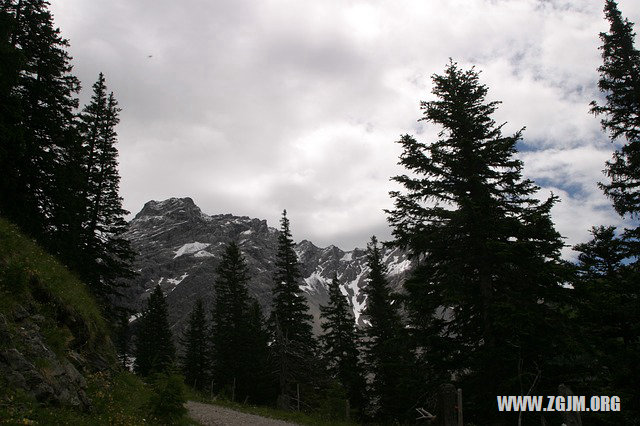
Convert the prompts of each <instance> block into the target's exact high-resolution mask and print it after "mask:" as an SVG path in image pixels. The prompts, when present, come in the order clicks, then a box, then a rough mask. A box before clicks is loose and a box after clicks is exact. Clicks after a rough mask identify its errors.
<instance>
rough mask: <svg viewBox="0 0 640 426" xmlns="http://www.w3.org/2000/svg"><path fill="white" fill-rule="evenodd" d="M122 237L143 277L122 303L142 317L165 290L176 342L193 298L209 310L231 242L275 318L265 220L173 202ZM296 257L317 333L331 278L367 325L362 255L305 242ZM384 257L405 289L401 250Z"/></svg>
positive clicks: (154, 206)
mask: <svg viewBox="0 0 640 426" xmlns="http://www.w3.org/2000/svg"><path fill="white" fill-rule="evenodd" d="M125 236H126V237H127V238H128V239H129V240H130V241H131V245H132V247H133V248H134V250H136V251H137V252H138V256H137V258H136V261H135V264H134V268H135V269H136V270H137V272H138V274H137V275H136V277H135V278H133V279H132V280H131V281H130V282H129V283H128V291H127V292H126V297H125V300H124V302H123V303H124V304H125V306H126V307H127V308H129V309H131V310H133V311H135V312H140V311H141V310H142V309H143V308H144V306H145V300H146V298H147V297H148V296H149V294H150V292H151V291H152V290H153V288H154V287H155V286H156V285H160V287H161V288H162V290H163V291H164V292H165V295H166V296H167V302H168V305H169V314H170V321H171V323H172V327H173V328H174V330H175V333H174V334H176V336H179V335H180V333H181V330H182V328H183V326H184V324H185V322H186V318H187V317H188V315H189V313H190V312H191V309H192V308H193V304H194V302H195V301H196V299H198V298H202V299H203V300H204V302H205V305H206V306H210V305H211V301H212V300H213V297H214V295H213V285H212V284H213V282H214V281H215V278H216V267H217V265H218V263H219V262H220V259H221V257H222V252H223V250H224V248H225V247H226V246H227V244H229V242H231V241H235V242H237V243H238V245H239V247H240V250H241V251H242V254H243V256H244V257H245V259H246V261H247V265H248V269H249V275H250V277H251V278H250V282H249V293H250V294H251V295H252V296H253V297H255V298H256V299H257V300H258V302H259V303H260V305H261V306H262V308H263V310H264V312H265V314H268V312H269V311H270V308H271V292H272V287H273V274H274V271H275V256H276V251H277V246H278V240H277V237H278V231H277V230H276V229H275V228H272V227H270V226H268V225H267V222H266V221H265V220H261V219H254V218H249V217H247V216H235V215H232V214H228V213H227V214H214V215H208V214H205V213H203V212H202V211H201V210H200V208H199V207H198V206H196V205H195V203H194V202H193V200H192V199H191V198H170V199H168V200H164V201H149V202H148V203H146V204H145V205H144V207H143V208H142V210H141V211H140V212H139V213H138V214H137V215H136V216H135V218H134V219H133V220H132V221H131V222H130V225H129V230H128V231H127V233H126V234H125ZM295 251H296V254H297V256H298V261H299V262H300V272H301V275H302V277H301V279H300V284H299V285H300V289H301V290H303V292H304V293H305V296H306V298H307V302H308V305H309V309H310V313H311V314H312V315H313V316H314V320H315V327H314V328H315V331H316V332H319V331H320V325H319V324H320V322H319V314H320V310H319V306H321V305H326V303H327V302H328V292H327V290H328V284H329V283H330V282H331V280H332V279H333V277H334V276H337V277H338V280H339V281H340V285H341V287H342V288H341V291H342V293H343V294H344V295H345V297H346V298H347V299H348V301H349V304H350V306H351V307H352V309H353V313H354V317H355V319H356V321H357V322H358V323H359V324H360V325H363V324H364V322H363V321H364V319H363V318H362V315H361V314H362V312H363V310H364V308H365V306H366V294H365V292H364V291H362V290H363V289H364V287H366V285H367V275H368V272H369V270H368V268H367V266H366V256H365V250H362V249H357V248H356V249H354V250H351V251H343V250H341V249H340V248H338V247H336V246H334V245H329V246H328V247H324V248H323V247H318V246H316V245H315V244H314V243H313V242H311V241H309V240H302V241H301V242H300V243H298V244H296V247H295ZM382 255H383V257H384V262H385V264H386V265H387V268H388V270H389V279H390V281H391V283H392V285H393V286H395V287H398V286H400V284H401V282H402V281H403V280H404V275H405V271H406V270H408V269H409V268H410V266H411V263H410V261H409V260H408V259H407V258H406V256H405V254H404V253H402V252H400V251H399V250H397V249H395V250H391V249H387V248H383V249H382ZM207 309H208V307H207ZM134 318H135V315H134V316H133V317H132V319H134Z"/></svg>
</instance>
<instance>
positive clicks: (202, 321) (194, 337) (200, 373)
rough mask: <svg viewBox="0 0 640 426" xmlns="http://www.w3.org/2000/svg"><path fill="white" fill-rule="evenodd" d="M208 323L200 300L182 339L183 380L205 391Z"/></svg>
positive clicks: (206, 384) (207, 372)
mask: <svg viewBox="0 0 640 426" xmlns="http://www.w3.org/2000/svg"><path fill="white" fill-rule="evenodd" d="M209 333H210V330H209V322H208V321H207V317H206V315H205V312H204V305H203V304H202V299H198V300H196V303H195V304H194V306H193V310H192V311H191V314H190V315H189V322H188V323H187V328H186V329H185V331H184V334H183V337H182V342H181V343H182V345H183V347H184V355H183V356H182V372H183V374H184V380H185V382H186V383H187V384H188V385H189V386H192V387H193V388H194V389H199V390H203V389H207V388H208V386H209V383H210V370H211V368H210V364H211V356H210V355H211V354H210V351H209Z"/></svg>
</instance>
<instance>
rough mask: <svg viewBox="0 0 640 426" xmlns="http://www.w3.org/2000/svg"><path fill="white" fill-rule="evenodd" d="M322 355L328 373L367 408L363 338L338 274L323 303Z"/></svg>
mask: <svg viewBox="0 0 640 426" xmlns="http://www.w3.org/2000/svg"><path fill="white" fill-rule="evenodd" d="M320 319H321V321H322V324H321V327H322V331H323V333H324V334H323V335H321V336H320V342H321V344H322V353H323V355H322V357H323V359H324V360H325V362H326V364H327V368H328V370H329V374H330V376H331V377H332V378H334V379H337V380H338V381H339V382H340V384H341V385H342V386H343V387H344V388H345V389H346V391H347V395H348V397H349V400H350V403H351V404H352V406H353V407H354V408H357V409H360V410H362V409H363V408H365V401H366V398H365V391H366V389H365V380H364V375H363V369H362V365H361V362H360V350H359V346H360V343H361V342H360V338H359V336H358V330H357V327H356V324H355V319H354V317H353V314H352V311H351V308H350V306H349V302H348V301H347V298H346V296H345V295H343V294H342V292H341V291H340V282H339V281H338V277H337V276H334V278H333V279H332V280H331V283H330V284H329V303H328V304H327V305H326V306H320Z"/></svg>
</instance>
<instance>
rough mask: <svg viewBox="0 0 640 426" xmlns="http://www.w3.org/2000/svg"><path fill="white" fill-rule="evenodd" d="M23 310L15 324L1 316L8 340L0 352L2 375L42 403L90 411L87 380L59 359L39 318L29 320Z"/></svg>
mask: <svg viewBox="0 0 640 426" xmlns="http://www.w3.org/2000/svg"><path fill="white" fill-rule="evenodd" d="M23 311H24V312H26V310H25V309H23V308H20V309H18V310H17V311H16V313H15V315H14V316H13V321H15V322H14V323H12V325H9V322H8V321H7V319H6V318H5V317H4V316H3V315H0V336H3V339H6V340H4V343H5V346H6V349H3V350H0V375H2V377H3V378H4V380H5V381H6V382H7V383H8V384H9V385H10V386H12V387H13V388H15V389H22V390H24V391H25V392H27V393H29V394H31V395H33V397H35V398H36V400H37V401H39V402H42V403H49V404H55V405H66V406H72V407H77V408H80V409H84V410H86V409H88V408H89V407H90V406H91V401H90V400H89V398H88V397H87V394H86V388H87V383H86V381H85V379H84V377H83V376H82V374H80V372H79V371H78V370H77V369H76V367H75V366H74V365H73V364H71V362H69V360H68V359H67V358H65V357H61V356H57V355H56V354H55V353H54V352H53V351H52V350H51V349H50V348H49V347H48V346H47V344H46V342H45V339H44V338H43V336H42V334H41V333H40V328H39V326H38V325H37V323H36V321H37V318H35V317H37V315H35V316H34V317H33V318H31V319H29V317H27V316H24V315H22V313H23ZM32 361H33V362H32ZM36 364H37V365H36Z"/></svg>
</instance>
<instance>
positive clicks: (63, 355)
mask: <svg viewBox="0 0 640 426" xmlns="http://www.w3.org/2000/svg"><path fill="white" fill-rule="evenodd" d="M113 368H115V350H114V348H113V346H112V344H111V341H110V339H109V333H108V330H107V327H106V324H105V323H104V320H103V319H102V317H101V316H100V313H99V311H98V307H97V306H96V304H95V302H94V301H93V299H92V298H91V296H90V295H89V293H88V291H87V289H86V288H85V286H84V285H83V284H82V283H81V282H79V281H78V280H77V279H76V278H75V277H74V276H73V275H72V274H71V273H70V272H69V271H67V270H66V269H65V268H64V267H63V266H62V265H60V264H59V263H58V262H57V261H56V260H55V259H54V258H53V257H52V256H49V255H48V254H46V253H44V251H43V250H41V249H40V248H39V247H38V246H37V245H36V244H35V243H33V242H32V241H31V240H29V239H28V238H26V237H24V236H22V235H21V234H20V233H19V232H18V230H17V229H16V227H14V226H13V225H10V224H9V223H7V222H6V221H4V220H2V219H0V404H4V405H10V404H11V401H12V398H13V395H14V394H15V393H16V392H22V393H23V394H26V395H29V396H30V397H32V398H34V399H35V400H36V401H38V402H39V403H43V404H53V405H63V406H72V407H76V408H80V409H85V410H86V409H88V408H90V406H91V401H90V400H89V398H88V397H87V394H86V388H87V383H86V380H85V375H86V374H88V373H93V372H96V371H104V370H109V369H113ZM0 417H1V416H0Z"/></svg>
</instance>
